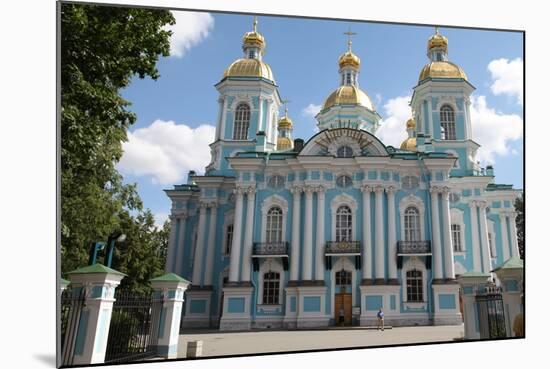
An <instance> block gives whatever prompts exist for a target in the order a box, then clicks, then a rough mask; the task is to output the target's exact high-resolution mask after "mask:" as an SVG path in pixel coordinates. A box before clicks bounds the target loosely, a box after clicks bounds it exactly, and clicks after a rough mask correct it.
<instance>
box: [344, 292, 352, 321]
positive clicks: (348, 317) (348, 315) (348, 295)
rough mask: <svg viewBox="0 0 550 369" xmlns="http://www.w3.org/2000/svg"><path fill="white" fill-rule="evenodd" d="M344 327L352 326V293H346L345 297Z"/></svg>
mask: <svg viewBox="0 0 550 369" xmlns="http://www.w3.org/2000/svg"><path fill="white" fill-rule="evenodd" d="M343 297H344V301H343V303H344V325H351V313H352V311H351V310H352V309H351V308H352V306H351V293H346V294H345V295H344V296H343Z"/></svg>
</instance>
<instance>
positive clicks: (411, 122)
mask: <svg viewBox="0 0 550 369" xmlns="http://www.w3.org/2000/svg"><path fill="white" fill-rule="evenodd" d="M415 127H416V122H415V121H414V118H410V119H409V120H408V121H407V128H415Z"/></svg>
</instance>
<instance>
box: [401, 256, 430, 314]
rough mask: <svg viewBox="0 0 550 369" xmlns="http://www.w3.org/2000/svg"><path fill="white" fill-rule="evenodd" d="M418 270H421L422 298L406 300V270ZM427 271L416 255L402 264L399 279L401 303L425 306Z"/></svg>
mask: <svg viewBox="0 0 550 369" xmlns="http://www.w3.org/2000/svg"><path fill="white" fill-rule="evenodd" d="M413 269H416V270H419V271H421V272H422V300H423V302H415V301H407V272H408V271H410V270H413ZM427 273H428V271H427V270H426V266H425V265H424V263H423V262H421V261H420V259H418V258H417V257H412V258H410V259H409V260H407V261H406V262H405V263H404V264H403V269H401V281H402V286H403V303H405V304H406V305H408V306H410V307H411V308H419V307H425V306H426V304H427V300H428V278H427V276H428V274H427Z"/></svg>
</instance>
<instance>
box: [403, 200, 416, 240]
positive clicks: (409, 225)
mask: <svg viewBox="0 0 550 369" xmlns="http://www.w3.org/2000/svg"><path fill="white" fill-rule="evenodd" d="M404 223H405V224H404V230H405V241H420V213H419V211H418V209H417V208H415V207H414V206H409V207H408V208H407V209H405V217H404Z"/></svg>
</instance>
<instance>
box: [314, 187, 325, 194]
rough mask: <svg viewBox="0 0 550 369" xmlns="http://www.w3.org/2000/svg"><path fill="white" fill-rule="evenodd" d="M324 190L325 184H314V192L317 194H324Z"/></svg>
mask: <svg viewBox="0 0 550 369" xmlns="http://www.w3.org/2000/svg"><path fill="white" fill-rule="evenodd" d="M325 191H326V188H325V186H323V185H319V186H315V192H317V194H318V195H324V194H325Z"/></svg>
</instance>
